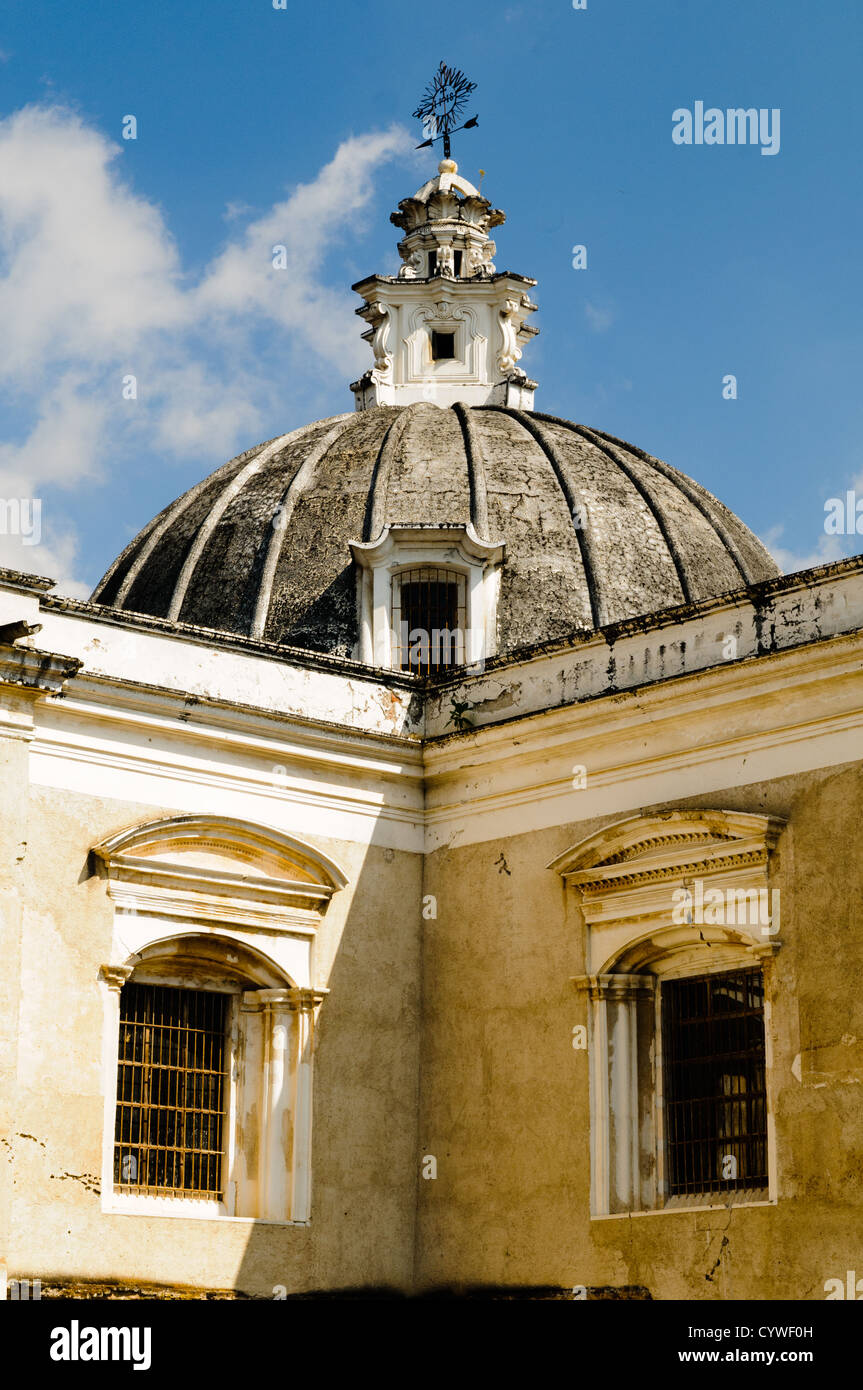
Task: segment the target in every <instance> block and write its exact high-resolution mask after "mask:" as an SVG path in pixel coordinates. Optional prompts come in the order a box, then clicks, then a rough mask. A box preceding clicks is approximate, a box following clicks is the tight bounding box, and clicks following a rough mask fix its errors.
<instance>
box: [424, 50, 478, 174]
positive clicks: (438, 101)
mask: <svg viewBox="0 0 863 1390" xmlns="http://www.w3.org/2000/svg"><path fill="white" fill-rule="evenodd" d="M474 91H476V83H475V82H469V81H468V79H467V78H466V77H465V75H464V73H463V72H461V71H460V70H459V69H458V68H448V67H447V65H446V63H444V62H441V65H440V67H439V68H438V70H437V72H436V73H435V75H434V77H433V78H432V80H431V82H430V83H429V84H428V86H427V87H426V89H425V91H424V92H423V98H422V101H421V102H420V104H419V106H418V107H417V109H416V111H414V113H413V114H414V118H415V119H416V120H418V121H422V123H423V134H424V135H426V136H427V137H428V138H427V139H425V140H423V142H422V144H421V145H417V149H418V150H422V149H425V148H426V147H427V146H429V145H433V144H434V142H435V140H440V139H442V140H443V157H444V159H449V157H450V136H451V135H452V134H453V133H454V132H455V131H456V130H469V129H472V128H473V127H474V126H476V125H478V124H479V118H478V117H477V116H472V117H471V119H470V120H469V121H465V123H464V125H460V126H457V125H456V121H457V120H458V118H459V116H460V115H461V113H462V111H463V110H464V104H465V102H466V101H467V99H468V97H469V96H470V94H471V92H474Z"/></svg>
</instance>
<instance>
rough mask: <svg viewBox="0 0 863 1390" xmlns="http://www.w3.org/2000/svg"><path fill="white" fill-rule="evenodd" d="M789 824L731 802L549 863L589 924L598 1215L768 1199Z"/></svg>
mask: <svg viewBox="0 0 863 1390" xmlns="http://www.w3.org/2000/svg"><path fill="white" fill-rule="evenodd" d="M781 829H782V822H781V821H779V820H777V819H775V818H774V817H770V816H761V815H746V814H741V813H738V812H729V811H692V812H685V811H675V812H668V813H666V814H664V815H658V816H634V817H632V818H631V819H629V820H626V821H621V822H620V823H618V824H617V825H612V826H610V827H607V828H606V829H605V830H602V831H600V832H599V833H598V834H596V835H592V836H591V837H590V838H589V839H587V840H585V841H583V842H582V843H581V844H579V845H576V846H574V847H573V848H572V849H570V850H568V851H567V852H566V853H565V854H563V855H561V856H560V857H559V858H558V859H557V860H555V861H554V863H553V864H552V865H550V866H549V867H550V868H554V869H556V870H557V872H558V873H559V874H561V876H562V877H563V879H564V881H565V882H566V883H567V885H568V887H569V888H570V889H571V890H572V891H573V892H574V894H575V895H576V903H577V907H578V911H579V915H580V917H581V919H582V921H583V924H584V937H583V952H584V962H585V973H584V974H583V975H580V976H578V977H576V979H575V981H574V983H575V984H576V986H577V988H578V989H579V990H580V991H581V992H582V994H583V996H584V997H586V999H587V1000H588V1002H589V1007H588V1011H587V1019H586V1027H587V1036H588V1039H589V1047H588V1049H587V1056H588V1057H589V1062H590V1137H591V1208H592V1214H593V1215H594V1216H610V1215H619V1214H624V1213H628V1212H637V1211H655V1210H660V1209H673V1208H676V1207H680V1206H692V1205H697V1206H712V1205H717V1204H719V1203H721V1204H723V1205H727V1204H728V1202H729V1201H736V1202H740V1201H748V1202H753V1201H766V1200H770V1199H771V1194H772V1191H773V1188H774V1182H773V1179H772V1172H773V1167H774V1155H773V1141H772V1117H771V1106H770V1084H771V1078H770V969H769V968H770V964H771V961H772V958H773V955H774V954H775V952H776V951H777V950H778V949H779V945H780V942H779V929H780V914H779V910H778V890H777V889H776V888H774V887H770V886H769V881H768V862H769V854H770V851H771V849H772V847H773V845H774V844H775V843H776V840H777V837H778V835H779V834H780V832H781Z"/></svg>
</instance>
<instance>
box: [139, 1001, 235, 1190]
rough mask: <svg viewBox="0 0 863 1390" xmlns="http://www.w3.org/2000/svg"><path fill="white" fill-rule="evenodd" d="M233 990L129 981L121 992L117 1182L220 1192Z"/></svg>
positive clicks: (145, 1188) (145, 1186) (160, 1188)
mask: <svg viewBox="0 0 863 1390" xmlns="http://www.w3.org/2000/svg"><path fill="white" fill-rule="evenodd" d="M227 1004H228V997H227V996H226V995H224V994H218V993H215V992H212V991H207V990H196V989H172V988H168V987H165V986H160V985H147V984H135V983H131V982H130V983H128V984H126V985H124V987H123V989H122V991H121V994H120V1047H119V1059H118V1071H117V1113H116V1122H115V1129H114V1182H115V1184H116V1187H117V1190H118V1191H120V1192H137V1193H150V1194H158V1195H162V1196H171V1195H173V1196H184V1197H197V1198H212V1199H218V1198H219V1197H220V1196H221V1193H222V1145H223V1139H222V1130H223V1118H224V1109H225V1098H226V1092H227V1087H226V1084H225V1073H226V1048H225V1039H226V1032H227Z"/></svg>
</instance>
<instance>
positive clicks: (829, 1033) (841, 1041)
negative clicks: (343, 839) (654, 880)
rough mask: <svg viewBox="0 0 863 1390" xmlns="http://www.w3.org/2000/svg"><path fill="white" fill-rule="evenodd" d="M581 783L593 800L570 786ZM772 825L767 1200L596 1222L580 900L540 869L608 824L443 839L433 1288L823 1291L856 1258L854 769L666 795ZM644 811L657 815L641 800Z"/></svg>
mask: <svg viewBox="0 0 863 1390" xmlns="http://www.w3.org/2000/svg"><path fill="white" fill-rule="evenodd" d="M582 795H585V793H582ZM674 805H676V806H678V807H683V806H690V807H691V806H704V807H709V806H713V807H723V808H727V809H732V810H740V811H751V812H761V813H769V814H773V815H777V816H780V817H784V818H785V819H786V820H787V821H788V829H787V830H786V831H785V832H784V833H783V835H782V836H781V838H780V840H779V843H778V845H777V848H776V851H775V853H774V856H773V861H772V870H771V872H772V875H773V876H772V878H771V883H772V885H773V886H776V887H778V888H779V889H780V891H781V894H782V898H781V931H780V935H779V940H780V941H781V943H782V944H781V947H780V950H779V952H778V954H777V956H776V959H775V963H774V965H773V967H772V969H773V971H774V977H773V984H772V986H771V987H770V992H771V993H772V995H773V1028H772V1032H773V1046H774V1073H773V1088H774V1097H775V1119H776V1149H777V1153H778V1196H779V1201H778V1204H777V1205H776V1206H769V1207H763V1206H761V1207H759V1206H751V1207H748V1208H747V1207H742V1206H741V1207H736V1208H734V1209H732V1210H731V1211H727V1210H720V1211H702V1212H695V1211H693V1212H675V1213H664V1212H660V1213H652V1214H646V1215H639V1216H635V1217H631V1218H629V1217H624V1218H612V1219H604V1220H594V1221H591V1220H590V1218H589V1215H588V1213H589V1210H590V1158H589V1134H588V1113H589V1109H588V1107H589V1099H588V1097H589V1090H588V1088H589V1072H588V1060H587V1054H586V1053H585V1052H583V1051H581V1052H579V1051H575V1050H573V1048H572V1037H571V1034H572V1028H573V1025H574V1024H577V1023H584V1022H586V1003H585V1000H584V996H583V995H580V994H578V993H577V992H576V990H575V989H574V988H573V986H572V985H571V983H570V979H571V977H572V976H575V975H578V974H579V973H581V972H582V971H583V969H584V955H583V945H584V929H583V922H582V919H581V914H580V911H579V910H578V909H577V907H576V906H575V901H574V899H573V900H571V901H567V898H566V893H565V890H564V887H563V885H562V882H561V880H560V879H559V878H558V876H557V875H556V874H555V873H553V872H552V871H549V870H548V869H547V868H546V867H545V866H546V865H547V864H548V863H549V862H550V861H551V860H552V859H553V858H554V857H555V856H556V855H558V854H560V853H562V852H563V851H564V850H565V849H567V848H568V847H569V846H570V845H572V844H574V843H575V842H577V841H579V840H581V839H583V838H584V837H585V836H587V835H589V834H591V833H592V832H593V831H595V830H597V829H599V828H600V827H601V826H602V825H603V824H607V823H609V821H610V820H613V819H616V817H604V818H594V819H585V820H582V821H579V822H574V823H571V824H569V825H561V826H559V827H556V828H554V829H550V830H539V831H534V832H532V833H529V834H524V835H514V836H510V837H508V838H501V839H496V840H486V841H484V842H483V843H479V844H473V845H467V846H464V847H462V848H442V849H439V850H437V851H436V852H435V853H433V854H431V855H430V856H429V857H428V859H427V862H426V872H425V882H424V888H423V891H424V893H426V894H433V895H434V896H435V897H436V899H437V914H438V915H437V919H436V920H430V921H427V922H426V923H425V926H424V952H423V981H424V1003H423V1010H424V1011H423V1047H422V1063H421V1066H422V1089H421V1111H420V1134H419V1138H420V1151H421V1153H423V1154H433V1155H435V1157H436V1158H437V1163H438V1167H437V1178H436V1179H435V1180H427V1181H423V1182H421V1184H420V1190H419V1220H418V1268H419V1272H420V1278H421V1279H422V1280H423V1281H424V1282H426V1283H439V1282H448V1283H452V1282H457V1281H458V1282H469V1283H480V1284H498V1283H512V1284H552V1285H559V1286H569V1287H571V1286H575V1285H576V1284H583V1285H586V1286H588V1287H591V1286H600V1285H607V1284H613V1285H617V1286H621V1285H642V1286H646V1287H647V1288H648V1289H649V1290H650V1293H651V1294H652V1296H653V1297H654V1298H661V1299H668V1298H698V1299H703V1298H720V1297H722V1298H746V1299H765V1298H780V1299H781V1298H823V1297H824V1289H823V1286H824V1282H825V1280H826V1279H828V1278H831V1277H840V1278H844V1276H845V1272H846V1270H848V1269H855V1268H857V1267H858V1266H859V1233H860V1229H861V1209H863V1173H861V1165H860V1155H861V1152H863V1107H861V1086H863V1065H861V1063H863V997H861V994H860V991H859V990H857V989H856V987H852V986H851V984H850V982H851V981H854V980H856V979H858V978H859V977H860V974H861V971H863V905H861V888H863V866H861V865H860V863H859V860H858V857H857V856H856V855H855V853H854V846H855V844H856V838H857V835H858V827H859V824H860V822H861V817H863V769H861V765H860V764H853V765H848V766H845V767H842V768H840V769H834V770H829V771H824V772H812V773H805V774H799V775H796V776H793V777H787V778H782V779H777V780H774V781H772V782H769V783H764V784H755V785H752V786H748V787H742V788H738V789H730V790H726V791H724V792H722V793H721V794H717V793H716V792H711V793H710V794H709V795H704V796H702V797H696V798H690V799H689V800H687V801H680V802H676V803H674V802H666V803H664V804H663V809H668V808H669V807H671V806H674ZM645 809H651V808H645Z"/></svg>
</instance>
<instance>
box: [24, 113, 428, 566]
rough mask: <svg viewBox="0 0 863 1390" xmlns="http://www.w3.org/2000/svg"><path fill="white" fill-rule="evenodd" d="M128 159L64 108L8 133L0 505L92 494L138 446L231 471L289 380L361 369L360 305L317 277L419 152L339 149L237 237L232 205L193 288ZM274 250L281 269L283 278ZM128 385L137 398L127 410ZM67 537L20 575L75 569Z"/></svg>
mask: <svg viewBox="0 0 863 1390" xmlns="http://www.w3.org/2000/svg"><path fill="white" fill-rule="evenodd" d="M121 148H122V147H121V146H120V145H119V144H117V143H114V142H111V141H109V140H108V139H107V138H106V137H105V136H104V135H102V134H101V133H100V132H99V131H97V130H94V129H93V128H91V127H89V126H87V125H86V124H85V123H84V121H83V120H82V119H81V118H80V117H79V116H78V115H76V114H75V113H74V112H71V111H69V110H67V109H65V108H63V107H58V106H30V107H26V108H24V109H23V110H21V111H18V112H16V113H15V114H14V115H12V116H10V117H8V118H7V119H6V120H3V121H0V323H2V324H3V333H2V335H0V405H2V406H5V407H6V408H7V410H8V412H9V420H10V425H9V427H8V428H7V430H6V431H5V433H4V434H3V435H2V436H0V497H7V498H8V497H11V496H34V495H38V493H39V491H40V489H41V488H43V487H44V486H45V485H48V484H50V485H53V486H54V487H58V486H60V487H69V486H71V485H73V484H75V483H78V482H80V481H82V480H85V479H86V480H88V485H94V484H95V482H96V481H97V480H98V479H99V478H100V476H101V474H102V472H103V470H104V468H105V465H106V463H107V462H108V460H109V458H110V461H111V464H112V466H113V467H118V466H121V463H120V461H121V460H122V457H123V455H124V453H125V452H127V451H128V450H130V449H132V448H135V449H138V450H140V449H142V448H144V449H152V450H153V451H154V453H157V454H158V455H160V456H168V457H171V456H176V457H182V456H186V457H188V456H194V455H197V454H200V453H206V454H207V455H208V456H209V457H214V458H217V459H219V461H221V459H223V458H226V457H228V456H229V454H230V453H231V452H232V451H234V450H235V447H239V448H242V447H245V446H247V445H248V444H249V443H250V442H253V441H254V438H255V434H256V430H257V429H258V428H259V425H260V422H261V420H262V418H263V415H264V413H265V412H266V411H267V410H268V409H269V408H271V407H272V406H273V403H274V402H275V401H277V400H280V401H284V402H285V405H287V404H288V400H287V398H288V397H289V396H290V390H291V387H290V385H289V386H288V388H287V390H286V387H285V380H286V377H287V378H288V379H289V381H290V377H291V374H292V373H293V375H294V377H295V384H294V387H293V389H294V391H295V393H296V394H295V396H294V400H297V399H302V396H303V393H304V390H305V389H307V388H308V384H309V381H310V376H311V375H313V374H314V373H315V371H317V373H318V374H320V373H322V372H324V371H325V370H326V369H327V368H328V367H329V368H331V369H334V370H336V371H338V373H339V374H340V376H341V377H342V378H344V377H345V375H346V374H354V373H355V372H356V370H357V369H361V367H362V365H363V364H364V362H365V358H366V356H367V353H366V351H365V349H364V345H363V344H362V342H361V341H360V340H359V335H358V332H357V324H356V319H355V317H354V314H353V305H352V303H351V299H350V293H349V291H348V289H347V287H345V288H344V289H340V290H338V291H337V290H334V289H331V288H330V287H329V286H328V285H327V284H326V283H325V281H324V278H323V265H324V262H325V259H326V257H327V255H328V254H329V252H330V251H331V250H332V248H333V247H334V246H335V245H337V244H338V243H339V242H340V241H342V240H343V239H345V238H346V237H348V236H349V235H356V232H357V228H358V226H359V218H360V215H361V214H362V211H363V209H364V208H365V207H367V205H368V204H369V203H370V201H371V198H372V195H373V192H374V186H375V184H374V173H375V170H376V168H378V167H379V166H380V165H381V164H382V163H383V162H385V161H387V160H391V159H393V158H396V157H401V156H403V155H407V154H408V153H409V151H410V148H411V141H410V138H409V136H408V134H407V132H405V131H404V130H402V129H399V128H395V127H394V128H393V129H391V130H388V131H384V132H378V133H373V134H367V135H360V136H354V137H351V138H350V139H348V140H346V141H344V142H343V144H342V145H340V146H339V148H338V150H337V151H336V154H335V156H334V157H333V159H332V160H331V161H330V162H329V163H328V164H327V165H325V166H324V168H323V169H321V170H320V172H319V173H318V174H317V176H316V177H315V178H314V179H313V180H312V181H311V182H310V183H307V184H303V185H300V186H298V187H297V188H295V189H294V190H293V191H291V192H290V193H289V194H288V195H287V196H286V197H285V198H283V199H282V200H281V201H279V202H277V203H275V204H274V205H273V206H272V207H271V208H269V209H267V210H266V211H264V212H262V213H261V214H260V215H259V216H257V217H256V218H253V220H251V221H249V222H248V223H247V224H246V225H245V226H243V225H241V224H242V219H243V218H244V217H247V216H248V214H249V210H248V209H245V208H241V207H240V206H238V205H234V206H230V207H229V210H228V211H229V218H230V226H229V229H228V240H227V242H226V244H225V245H224V246H223V247H222V248H221V249H220V251H219V252H218V254H216V255H215V256H214V257H213V258H212V260H211V262H210V263H209V264H208V265H206V266H205V267H204V268H203V270H202V271H200V272H199V274H198V275H197V276H196V277H194V278H193V277H192V275H191V274H190V273H189V272H188V271H187V270H185V269H184V267H183V265H182V264H181V261H180V256H179V253H178V250H177V247H176V245H175V243H174V241H173V238H172V236H171V233H170V230H169V228H168V227H167V226H166V223H165V220H164V217H163V215H162V212H161V211H160V209H159V208H158V207H156V206H155V205H154V204H153V203H152V202H150V201H148V200H147V199H146V198H144V197H142V196H141V195H140V194H139V193H137V192H135V191H134V190H132V189H131V188H130V187H129V186H128V184H127V183H126V182H125V181H124V178H123V176H122V172H121V159H120V155H121ZM277 244H279V245H283V246H284V247H285V248H286V252H287V268H286V269H285V270H275V269H274V268H273V260H272V248H273V246H274V245H277ZM262 334H263V335H264V339H265V342H266V347H267V348H268V350H269V356H265V357H264V358H263V365H262V347H261V335H262ZM276 352H278V354H279V357H280V359H281V361H279V362H278V365H276V362H275V359H274V356H273V354H275V353H276ZM127 374H133V375H134V376H135V377H136V379H137V390H138V395H137V399H136V400H124V398H123V393H122V383H123V378H124V376H126V375H127ZM304 374H305V382H303V375H304ZM12 421H14V428H13V426H12V424H11V422H12ZM61 531H62V528H61V527H58V528H57V529H56V530H55V529H54V528H48V537H49V539H48V541H46V542H44V543H43V545H42V546H39V547H35V546H34V547H30V548H25V549H24V551H23V552H22V553H19V554H18V561H19V563H16V564H15V566H14V567H16V568H20V567H21V563H20V562H22V561H23V562H26V561H27V560H28V559H29V567H30V568H32V569H35V568H36V567H37V563H38V566H39V567H40V568H41V569H42V570H43V572H44V571H45V569H46V568H48V572H49V573H50V568H49V567H48V566H46V565H45V564H44V563H43V560H42V559H41V558H39V559H38V562H37V555H38V554H39V552H40V551H41V552H43V553H44V554H45V555H46V556H47V555H49V553H50V557H51V559H52V562H53V563H55V565H56V567H58V568H59V569H60V570H61V571H64V572H65V573H67V574H71V573H72V567H73V566H74V563H75V551H74V537H73V536H72V535H71V534H70V533H65V534H61ZM0 539H2V540H4V541H5V542H10V541H12V538H8V537H6V538H0ZM49 542H50V546H51V547H52V549H51V550H50V552H49V550H47V549H46V548H45V547H46V546H48V545H49ZM18 544H19V545H20V543H18ZM11 548H12V550H13V551H16V553H17V550H16V545H15V544H13V545H12V547H11ZM9 549H10V547H9V545H8V544H4V546H3V547H0V556H2V555H3V554H6V553H7V552H9ZM0 563H4V561H3V560H2V558H0ZM5 563H8V564H9V565H10V566H12V563H13V562H12V560H11V559H9V560H7V561H5ZM26 567H28V566H27V564H26V563H25V568H26ZM70 582H71V583H72V584H73V586H74V587H76V588H77V589H80V588H81V586H80V584H77V583H76V582H75V581H74V580H71V581H70V580H68V579H67V580H66V592H69V587H68V586H69V583H70Z"/></svg>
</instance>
